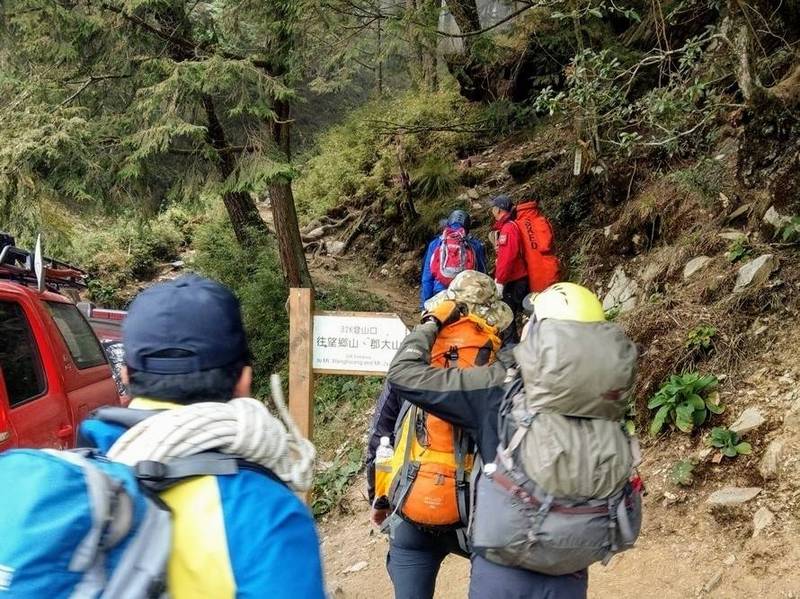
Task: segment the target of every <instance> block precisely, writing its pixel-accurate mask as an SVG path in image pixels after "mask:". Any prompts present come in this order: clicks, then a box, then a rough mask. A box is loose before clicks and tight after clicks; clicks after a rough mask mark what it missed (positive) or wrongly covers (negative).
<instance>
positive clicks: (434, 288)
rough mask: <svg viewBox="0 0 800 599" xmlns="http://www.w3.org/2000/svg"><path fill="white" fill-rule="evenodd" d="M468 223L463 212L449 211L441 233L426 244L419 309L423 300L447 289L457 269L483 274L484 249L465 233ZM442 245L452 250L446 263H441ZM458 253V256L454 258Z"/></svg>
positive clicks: (478, 241) (466, 215) (484, 269)
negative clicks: (446, 245) (453, 249)
mask: <svg viewBox="0 0 800 599" xmlns="http://www.w3.org/2000/svg"><path fill="white" fill-rule="evenodd" d="M470 224H471V223H470V217H469V214H467V213H466V212H465V211H464V210H453V211H452V212H451V213H450V216H448V217H447V221H446V223H445V225H444V227H443V231H442V232H441V233H440V234H439V235H437V236H436V237H434V238H433V239H432V240H431V242H430V243H429V244H428V249H427V250H426V251H425V260H424V261H423V263H422V284H421V286H420V292H419V300H420V301H419V304H420V309H421V310H422V309H424V304H425V302H426V301H428V300H429V299H430V298H432V297H433V296H434V295H436V294H437V293H439V292H440V291H444V290H445V289H447V285H448V284H449V281H450V280H452V278H453V277H454V276H455V275H456V274H458V273H459V272H460V271H461V270H477V271H479V272H486V250H485V249H484V247H483V243H481V241H480V240H479V239H477V238H475V237H473V236H472V235H470V234H469V228H470ZM442 243H446V244H448V248H455V251H454V252H451V253H450V262H451V263H450V264H448V261H447V260H445V262H444V263H443V262H442V257H441V246H442ZM459 251H460V252H462V255H458V254H459ZM470 254H471V255H470ZM443 271H447V272H443Z"/></svg>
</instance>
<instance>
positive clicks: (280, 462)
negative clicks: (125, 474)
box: [108, 375, 316, 491]
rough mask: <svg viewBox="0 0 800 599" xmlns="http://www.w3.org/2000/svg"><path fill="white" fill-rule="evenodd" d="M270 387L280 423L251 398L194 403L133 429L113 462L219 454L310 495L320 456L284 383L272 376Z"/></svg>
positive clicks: (112, 451) (115, 448)
mask: <svg viewBox="0 0 800 599" xmlns="http://www.w3.org/2000/svg"><path fill="white" fill-rule="evenodd" d="M271 383H272V398H273V401H274V402H275V406H276V407H277V410H278V414H279V415H280V420H279V419H278V418H276V417H275V416H273V415H272V414H271V413H270V411H269V409H267V406H265V405H264V404H263V403H261V402H260V401H258V400H257V399H253V398H250V397H240V398H235V399H232V400H230V401H228V402H226V403H218V402H204V403H195V404H191V405H188V406H185V407H181V408H177V409H174V410H166V411H164V412H161V413H159V414H156V415H154V416H152V417H150V418H147V419H146V420H143V421H142V422H140V423H139V424H137V425H136V426H134V427H132V428H130V429H128V430H127V431H126V432H125V433H124V434H123V435H122V436H121V437H120V438H119V439H118V440H117V442H116V443H114V446H113V447H112V448H111V449H110V450H109V452H108V457H109V458H111V459H112V460H115V461H117V462H122V463H124V464H128V465H131V466H133V465H135V464H136V463H138V462H141V461H146V460H151V461H156V462H165V463H166V462H169V461H170V460H172V459H175V458H182V457H188V456H192V455H196V454H198V453H202V452H204V451H219V452H221V453H226V454H230V455H236V456H238V457H241V458H244V459H245V460H248V461H250V462H253V463H255V464H258V465H260V466H264V467H265V468H268V469H269V470H271V471H272V472H274V473H275V474H276V475H277V476H278V477H280V479H281V480H283V481H284V482H285V483H286V484H288V485H289V486H290V487H291V488H292V489H294V490H295V491H308V490H310V489H311V485H312V477H313V474H314V459H315V457H316V450H315V448H314V445H313V444H312V443H311V441H309V440H308V439H306V438H304V437H303V436H302V434H301V433H300V431H299V429H298V428H297V425H296V424H295V422H294V421H293V420H292V417H291V416H290V415H289V410H287V409H286V404H285V402H284V399H283V392H282V390H281V386H280V378H279V377H278V376H277V375H273V377H272V381H271Z"/></svg>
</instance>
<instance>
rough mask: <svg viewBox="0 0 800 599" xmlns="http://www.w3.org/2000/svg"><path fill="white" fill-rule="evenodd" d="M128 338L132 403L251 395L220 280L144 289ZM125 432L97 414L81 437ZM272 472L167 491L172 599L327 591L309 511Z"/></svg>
mask: <svg viewBox="0 0 800 599" xmlns="http://www.w3.org/2000/svg"><path fill="white" fill-rule="evenodd" d="M123 342H124V346H125V369H124V370H123V378H124V380H125V383H126V384H127V385H128V388H129V391H130V395H131V396H132V397H133V398H134V399H133V400H132V401H131V403H130V407H131V408H136V409H140V410H172V409H181V408H182V407H183V406H186V405H187V404H191V403H196V402H208V401H211V402H214V401H216V402H227V401H229V400H230V399H232V398H233V397H247V396H249V394H250V385H251V381H252V370H251V367H250V365H249V351H248V347H247V340H246V337H245V332H244V328H243V326H242V318H241V312H240V309H239V302H238V301H237V299H236V298H235V297H234V295H233V294H232V293H231V292H230V291H229V290H228V289H227V288H225V287H223V286H222V285H220V284H218V283H215V282H213V281H210V280H208V279H203V278H201V277H198V276H196V275H189V276H185V277H181V278H179V279H177V280H175V281H170V282H167V283H162V284H160V285H156V286H154V287H151V288H150V289H148V290H146V291H144V292H143V293H141V294H140V295H139V296H138V297H137V298H136V300H135V301H134V302H133V304H132V305H131V308H130V311H129V312H128V315H127V317H126V319H125V322H124V325H123ZM124 432H125V428H124V427H123V426H120V425H118V424H114V423H110V422H107V421H101V420H99V419H91V418H90V419H89V420H86V421H85V422H84V423H83V424H82V425H81V428H80V431H79V437H80V441H81V443H82V444H83V446H84V447H86V446H90V447H96V448H98V449H99V450H100V451H102V452H104V453H105V452H107V451H108V449H109V448H110V447H111V445H113V444H114V442H115V441H116V440H117V439H118V438H119V437H120V436H121V435H122V434H123V433H124ZM165 434H168V431H167V432H166V433H165ZM268 474H269V473H267V472H263V471H258V470H257V469H249V468H242V469H240V470H239V472H238V473H236V474H232V475H224V476H198V477H194V478H189V479H187V480H186V481H184V482H181V483H179V484H177V485H175V486H174V487H172V488H170V489H169V490H167V491H165V492H162V493H161V494H160V497H161V499H162V500H163V501H164V502H165V503H166V504H167V505H168V506H169V508H170V509H171V510H172V513H173V539H172V544H173V548H172V553H171V555H170V561H169V565H168V572H167V586H168V589H169V595H170V597H172V599H201V598H207V599H256V598H262V597H269V598H270V599H301V598H303V599H325V590H324V585H323V575H322V562H321V559H320V551H319V539H318V537H317V532H316V529H315V526H314V520H313V518H312V516H311V513H310V512H309V510H308V508H307V507H306V506H305V505H303V503H302V502H301V501H300V500H299V499H298V498H297V497H296V496H295V495H294V493H293V492H292V491H291V490H290V489H289V488H288V487H287V486H286V485H284V484H283V483H282V482H281V481H280V480H278V479H277V477H276V478H272V477H271V476H269V475H268Z"/></svg>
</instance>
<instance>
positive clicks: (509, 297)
mask: <svg viewBox="0 0 800 599" xmlns="http://www.w3.org/2000/svg"><path fill="white" fill-rule="evenodd" d="M526 295H528V278H527V277H525V278H524V279H517V280H516V281H509V282H508V283H506V284H505V286H504V287H503V301H504V302H505V303H507V304H508V307H509V308H511V311H512V312H513V313H514V322H512V323H511V324H510V325H509V326H508V328H507V329H505V330H504V331H503V332H502V333H500V339H501V340H502V341H503V345H506V344H509V343H512V344H513V343H519V332H518V331H517V321H518V320H519V317H520V316H521V315H522V300H524V299H525V296H526Z"/></svg>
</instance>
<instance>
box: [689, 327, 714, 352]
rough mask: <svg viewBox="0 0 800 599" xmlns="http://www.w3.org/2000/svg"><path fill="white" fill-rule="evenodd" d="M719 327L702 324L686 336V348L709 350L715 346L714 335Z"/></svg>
mask: <svg viewBox="0 0 800 599" xmlns="http://www.w3.org/2000/svg"><path fill="white" fill-rule="evenodd" d="M716 336H717V329H716V328H715V327H712V326H711V325H707V324H702V325H699V326H697V327H695V328H693V329H692V330H691V331H689V334H688V335H687V337H686V349H690V350H693V351H703V352H707V351H709V350H710V349H711V348H713V347H714V337H716Z"/></svg>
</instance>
